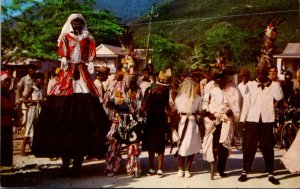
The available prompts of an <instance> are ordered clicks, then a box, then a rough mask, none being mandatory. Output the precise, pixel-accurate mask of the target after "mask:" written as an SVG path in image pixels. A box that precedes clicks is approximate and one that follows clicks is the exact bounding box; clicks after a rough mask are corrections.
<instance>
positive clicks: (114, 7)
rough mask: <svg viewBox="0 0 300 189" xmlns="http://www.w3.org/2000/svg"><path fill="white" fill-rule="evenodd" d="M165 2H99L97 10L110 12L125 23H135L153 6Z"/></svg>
mask: <svg viewBox="0 0 300 189" xmlns="http://www.w3.org/2000/svg"><path fill="white" fill-rule="evenodd" d="M164 1H165V0H113V1H108V0H98V1H96V5H95V9H99V10H103V9H106V10H109V11H111V12H112V14H114V15H115V16H116V17H118V18H120V19H122V22H123V23H126V22H129V21H133V20H136V19H138V18H139V17H141V16H143V15H145V14H147V13H149V12H150V10H151V6H152V4H160V3H161V2H164Z"/></svg>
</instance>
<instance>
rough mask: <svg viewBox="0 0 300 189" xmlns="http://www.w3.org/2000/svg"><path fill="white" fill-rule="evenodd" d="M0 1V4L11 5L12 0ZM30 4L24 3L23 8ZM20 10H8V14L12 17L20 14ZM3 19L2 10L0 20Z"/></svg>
mask: <svg viewBox="0 0 300 189" xmlns="http://www.w3.org/2000/svg"><path fill="white" fill-rule="evenodd" d="M0 1H1V5H5V6H8V5H11V4H12V2H13V0H0ZM28 6H30V3H27V4H24V6H23V8H26V7H28ZM21 13H22V12H21V11H11V12H9V14H10V15H11V16H13V17H15V16H18V15H20V14H21ZM4 19H5V17H3V15H2V12H1V22H2V21H3V20H4Z"/></svg>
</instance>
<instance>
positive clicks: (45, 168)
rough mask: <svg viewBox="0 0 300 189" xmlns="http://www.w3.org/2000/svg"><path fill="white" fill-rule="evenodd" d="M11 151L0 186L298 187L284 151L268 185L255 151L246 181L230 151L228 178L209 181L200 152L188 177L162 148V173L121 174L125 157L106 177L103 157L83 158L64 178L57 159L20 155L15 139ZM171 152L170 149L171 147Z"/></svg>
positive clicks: (236, 155)
mask: <svg viewBox="0 0 300 189" xmlns="http://www.w3.org/2000/svg"><path fill="white" fill-rule="evenodd" d="M14 142H15V146H14V147H15V150H14V166H13V167H2V168H1V186H2V187H5V186H12V187H20V186H22V187H51V188H57V187H59V188H62V187H67V188H69V187H76V188H106V187H109V188H112V187H114V188H190V187H192V188H300V175H299V174H298V175H295V174H290V173H289V172H288V171H287V170H286V169H285V167H284V165H283V164H282V163H281V162H280V158H281V157H282V155H283V154H284V153H285V150H283V149H281V150H278V149H276V150H275V158H276V159H275V172H274V174H275V176H276V178H278V179H279V180H280V183H281V184H280V185H278V186H275V185H272V184H271V183H270V182H268V180H267V178H268V177H267V174H266V173H264V172H263V171H264V163H263V158H262V155H261V153H260V152H257V153H256V158H255V161H254V164H253V173H251V174H249V175H248V177H249V178H250V179H249V180H248V181H247V182H245V183H241V182H238V180H237V179H238V177H239V175H240V174H241V167H242V154H241V152H240V151H237V150H233V153H232V154H231V156H230V158H229V159H228V162H227V168H226V172H227V173H229V177H227V178H221V177H219V176H218V175H217V176H215V180H210V173H209V164H208V163H207V162H205V161H203V159H202V154H197V155H196V156H195V160H194V162H193V165H192V171H191V173H192V175H193V176H192V177H191V178H182V177H178V176H177V175H176V173H177V161H176V158H175V157H174V156H173V154H169V151H170V148H169V147H167V149H166V153H165V154H166V156H165V165H164V172H165V176H164V177H163V178H159V177H158V176H157V175H153V176H146V175H142V176H141V177H140V178H131V177H129V176H127V175H126V173H125V168H124V167H125V158H126V155H125V154H124V155H123V158H124V160H123V161H122V165H123V166H122V167H123V170H122V173H121V174H119V175H117V176H114V177H106V176H104V174H103V170H104V161H103V160H97V159H92V160H89V161H87V160H85V162H84V164H83V168H82V174H81V177H80V178H66V177H61V176H60V174H59V170H58V168H59V166H60V165H61V160H56V161H50V159H48V158H35V157H34V156H33V155H29V156H26V157H22V156H20V155H19V150H20V144H21V139H20V138H16V140H15V141H14ZM27 151H30V149H29V148H27ZM173 153H174V150H173ZM141 165H142V170H144V171H146V170H148V168H149V167H148V166H149V163H148V158H147V153H146V152H143V153H142V154H141Z"/></svg>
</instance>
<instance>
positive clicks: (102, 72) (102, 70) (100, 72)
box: [94, 66, 110, 103]
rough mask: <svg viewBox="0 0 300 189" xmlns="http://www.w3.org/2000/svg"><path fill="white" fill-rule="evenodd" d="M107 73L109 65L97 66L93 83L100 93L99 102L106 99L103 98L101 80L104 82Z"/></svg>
mask: <svg viewBox="0 0 300 189" xmlns="http://www.w3.org/2000/svg"><path fill="white" fill-rule="evenodd" d="M109 75H110V69H109V67H106V66H100V67H97V71H96V78H95V80H94V84H95V86H96V87H97V89H98V92H99V94H100V97H99V99H100V102H101V103H106V101H107V100H105V99H104V98H105V92H106V91H105V89H104V86H103V83H102V82H105V81H106V80H107V78H108V76H109Z"/></svg>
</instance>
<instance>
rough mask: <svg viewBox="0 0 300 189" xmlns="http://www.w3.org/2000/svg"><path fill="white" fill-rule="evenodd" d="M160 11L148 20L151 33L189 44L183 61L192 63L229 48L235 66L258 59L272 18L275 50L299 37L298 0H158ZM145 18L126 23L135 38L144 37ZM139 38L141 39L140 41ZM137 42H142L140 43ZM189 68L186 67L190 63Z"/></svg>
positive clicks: (203, 61)
mask: <svg viewBox="0 0 300 189" xmlns="http://www.w3.org/2000/svg"><path fill="white" fill-rule="evenodd" d="M154 12H155V13H158V14H159V17H157V18H155V19H154V21H153V22H152V28H151V33H152V34H153V35H155V34H159V35H162V36H164V37H165V38H168V39H170V40H172V41H173V42H176V43H181V44H184V45H187V46H189V47H191V48H192V49H193V50H192V51H190V53H189V54H187V55H186V56H187V57H188V58H187V59H186V60H187V61H181V62H178V64H180V63H184V64H186V65H184V66H181V67H182V68H184V67H188V66H192V68H195V67H198V66H200V67H201V66H202V67H203V66H204V67H205V66H207V64H209V63H213V62H214V61H215V60H214V57H215V53H216V51H217V50H218V49H222V48H225V47H226V48H228V49H227V50H228V53H229V62H230V64H232V65H234V66H236V67H242V66H245V65H247V66H248V67H250V68H252V67H253V65H255V64H256V63H257V59H256V56H258V55H259V53H260V50H261V45H262V41H263V36H264V30H265V29H266V27H267V25H268V24H269V22H270V21H271V20H272V19H273V18H278V19H279V20H281V22H280V24H279V25H278V26H276V30H277V38H276V40H275V49H274V53H275V54H278V53H281V52H282V50H283V49H284V48H285V46H286V45H287V43H291V42H299V41H300V32H299V31H300V22H299V20H300V18H299V1H297V0H289V1H282V0H247V1H245V0H229V1H223V0H201V1H199V0H189V1H186V0H176V1H174V0H167V1H165V3H164V4H162V5H160V6H157V7H156V9H155V11H154ZM148 22H149V18H147V17H144V18H141V19H140V20H139V21H138V22H136V23H133V24H132V25H131V27H132V30H133V31H135V33H134V37H135V40H137V41H138V40H141V41H144V37H145V36H146V35H147V30H148V27H147V26H148V24H147V23H148ZM140 44H141V43H140ZM141 45H142V46H140V47H139V48H144V47H145V43H144V44H141ZM190 68H191V67H190Z"/></svg>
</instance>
